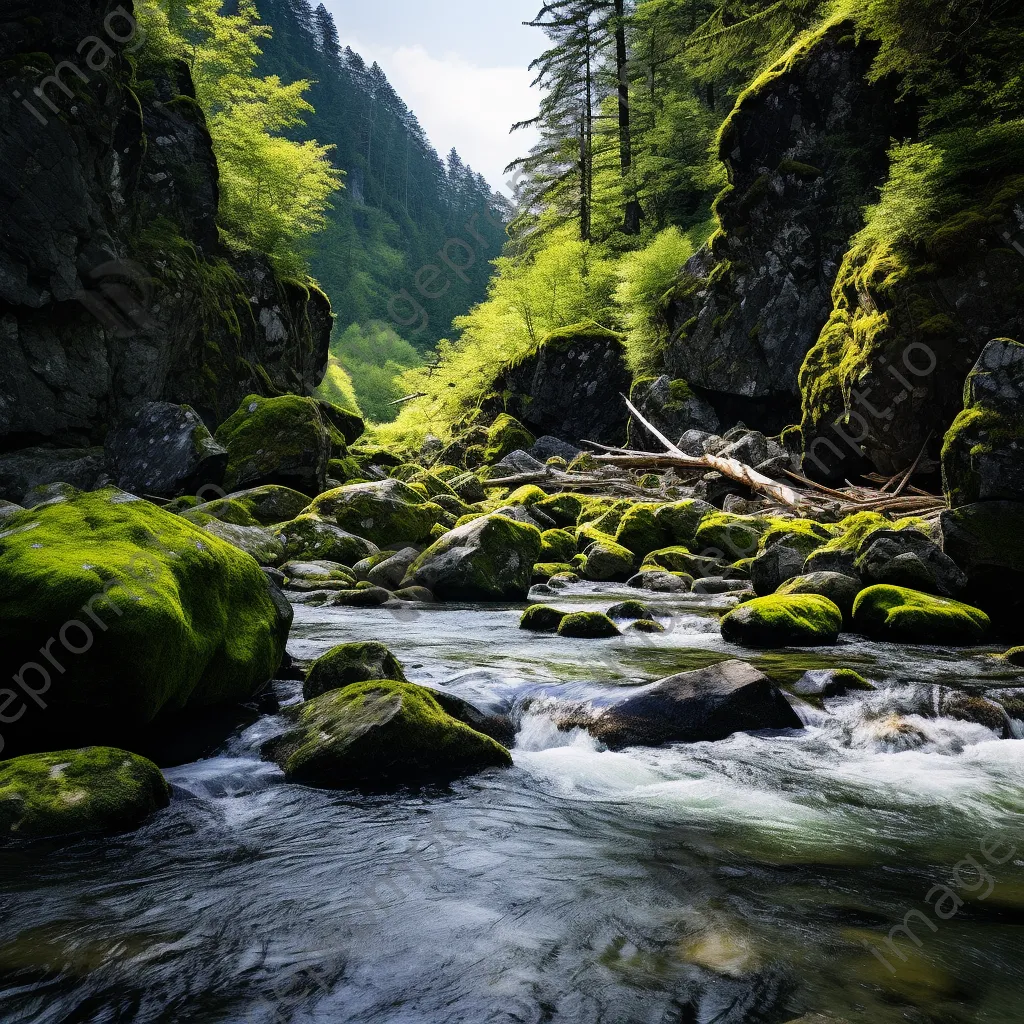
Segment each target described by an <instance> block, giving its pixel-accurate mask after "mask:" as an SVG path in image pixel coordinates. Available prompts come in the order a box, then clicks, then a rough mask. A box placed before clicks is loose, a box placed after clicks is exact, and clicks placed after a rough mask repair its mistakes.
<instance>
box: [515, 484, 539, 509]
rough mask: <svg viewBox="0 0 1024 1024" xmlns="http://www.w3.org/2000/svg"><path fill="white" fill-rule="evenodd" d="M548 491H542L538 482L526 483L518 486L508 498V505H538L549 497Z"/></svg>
mask: <svg viewBox="0 0 1024 1024" xmlns="http://www.w3.org/2000/svg"><path fill="white" fill-rule="evenodd" d="M547 496H548V495H547V491H542V490H541V489H540V488H539V487H538V486H537V485H536V484H524V485H523V486H522V487H517V488H516V489H515V490H514V491H513V492H512V493H511V494H510V495H509V496H508V497H507V498H506V499H505V504H506V505H536V504H537V502H538V501H544V499H545V498H547Z"/></svg>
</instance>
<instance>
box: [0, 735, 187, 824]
mask: <svg viewBox="0 0 1024 1024" xmlns="http://www.w3.org/2000/svg"><path fill="white" fill-rule="evenodd" d="M169 802H170V786H168V785H167V782H166V780H165V779H164V777H163V775H161V774H160V769H159V768H157V766H156V765H155V764H153V763H152V761H147V760H146V759H145V758H144V757H139V756H138V755H136V754H129V753H128V752H127V751H124V750H115V749H113V748H111V747H86V748H84V749H82V750H59V751H54V752H52V753H46V754H26V755H24V756H22V757H15V758H13V759H11V760H10V761H3V762H0V843H2V842H5V841H10V840H13V839H40V838H52V837H57V836H71V835H77V834H79V833H82V832H114V831H121V830H126V829H131V828H135V827H136V826H138V825H140V824H141V823H142V822H143V821H144V820H145V819H146V818H147V817H148V816H149V815H150V814H152V813H153V812H154V811H156V810H159V809H160V808H161V807H166V806H167V804H168V803H169Z"/></svg>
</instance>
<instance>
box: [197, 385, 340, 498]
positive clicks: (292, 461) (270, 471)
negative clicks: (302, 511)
mask: <svg viewBox="0 0 1024 1024" xmlns="http://www.w3.org/2000/svg"><path fill="white" fill-rule="evenodd" d="M214 436H215V437H216V439H217V441H218V442H219V443H220V444H222V445H223V446H224V447H225V448H227V450H228V455H229V461H228V469H227V475H226V477H225V479H224V484H225V487H226V488H227V489H228V490H232V491H233V490H238V489H240V488H243V487H253V486H255V485H256V484H281V485H283V486H285V487H294V488H295V489H296V490H298V491H302V492H304V493H306V494H319V493H320V492H321V491H322V490H323V489H324V487H325V486H326V481H327V463H328V462H329V461H330V458H331V436H330V433H329V432H328V429H327V427H326V425H325V423H324V419H323V415H322V413H321V411H320V407H319V405H318V404H317V402H316V401H315V400H314V399H312V398H302V397H300V396H299V395H282V396H281V397H279V398H263V397H262V396H260V395H249V396H248V397H247V398H245V399H243V401H242V404H241V405H240V406H239V407H238V410H237V411H236V412H235V413H233V414H232V415H231V416H230V417H229V418H228V419H226V420H225V421H224V422H223V423H222V424H221V425H220V426H219V427H218V428H217V433H216V434H215V435H214Z"/></svg>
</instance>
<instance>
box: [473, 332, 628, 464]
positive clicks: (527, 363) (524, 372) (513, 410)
mask: <svg viewBox="0 0 1024 1024" xmlns="http://www.w3.org/2000/svg"><path fill="white" fill-rule="evenodd" d="M630 380H631V377H630V373H629V369H628V368H627V366H626V358H625V350H624V348H623V345H622V339H621V337H620V336H619V335H617V334H614V333H613V332H611V331H607V330H605V329H604V328H601V327H598V326H597V325H596V324H593V325H586V324H584V325H580V326H578V327H574V328H566V329H565V330H564V331H561V332H557V333H555V334H552V335H550V336H549V337H548V338H546V339H545V340H544V341H543V342H542V343H541V345H540V347H539V348H538V350H537V352H536V354H535V355H532V356H529V357H528V358H526V359H524V360H523V361H522V362H521V363H519V364H517V365H515V366H509V367H507V368H506V369H505V370H504V371H503V372H502V373H501V374H500V375H499V377H498V380H497V381H496V382H495V384H494V391H495V392H497V393H498V394H508V395H509V397H508V401H507V402H505V403H504V404H502V403H501V402H500V401H499V400H494V401H492V402H490V403H487V404H486V405H485V409H484V411H485V412H486V413H488V414H489V415H495V414H497V413H500V412H507V413H508V414H509V415H511V416H514V417H515V418H516V419H518V420H519V421H520V422H521V423H522V424H523V425H524V426H525V427H527V428H528V429H529V430H530V431H531V432H532V433H534V434H536V435H537V436H541V435H544V434H548V435H552V436H554V437H557V438H560V439H561V440H563V441H568V442H570V443H572V444H577V443H578V442H580V441H597V442H598V443H599V444H607V445H620V444H622V443H623V441H624V440H625V438H626V421H627V417H628V412H627V409H626V406H625V403H624V402H623V401H622V396H623V395H626V394H629V388H630Z"/></svg>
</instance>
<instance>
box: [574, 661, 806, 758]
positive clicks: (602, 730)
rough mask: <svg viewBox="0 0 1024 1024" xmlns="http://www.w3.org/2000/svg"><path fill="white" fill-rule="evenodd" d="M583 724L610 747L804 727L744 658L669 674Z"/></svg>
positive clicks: (775, 691) (774, 688)
mask: <svg viewBox="0 0 1024 1024" xmlns="http://www.w3.org/2000/svg"><path fill="white" fill-rule="evenodd" d="M586 727H587V729H588V730H589V731H590V732H591V734H592V735H594V736H595V737H596V738H597V739H599V740H601V742H602V743H604V744H606V745H607V746H609V747H611V748H612V749H613V750H614V749H618V748H621V747H629V746H658V745H659V744H662V743H673V742H681V743H697V742H701V741H705V740H723V739H725V738H726V737H728V736H731V735H732V734H733V733H736V732H748V731H753V730H758V729H799V728H802V726H801V723H800V719H799V718H798V717H797V715H796V712H795V711H793V709H792V708H791V707H790V706H789V702H788V701H787V700H786V698H785V696H784V695H783V694H782V693H781V692H780V691H779V690H778V689H777V688H776V687H775V686H774V685H773V684H772V683H771V681H770V680H769V679H768V677H767V676H765V675H763V674H762V673H761V672H759V671H758V670H757V669H756V668H754V667H753V666H752V665H748V664H747V663H746V662H743V661H725V662H722V663H720V664H718V665H712V666H709V667H708V668H701V669H697V670H696V671H694V672H682V673H680V674H679V675H675V676H669V677H668V678H667V679H662V680H660V681H659V682H657V683H654V684H652V685H651V686H648V687H645V688H644V689H643V691H642V692H641V693H637V694H635V695H633V696H631V697H627V698H625V699H624V700H621V701H618V702H617V703H616V704H613V705H612V706H611V707H609V708H607V709H606V710H604V711H602V712H601V713H600V714H599V715H598V716H597V717H596V718H595V719H594V720H593V721H592V722H590V723H589V724H587V726H586Z"/></svg>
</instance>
